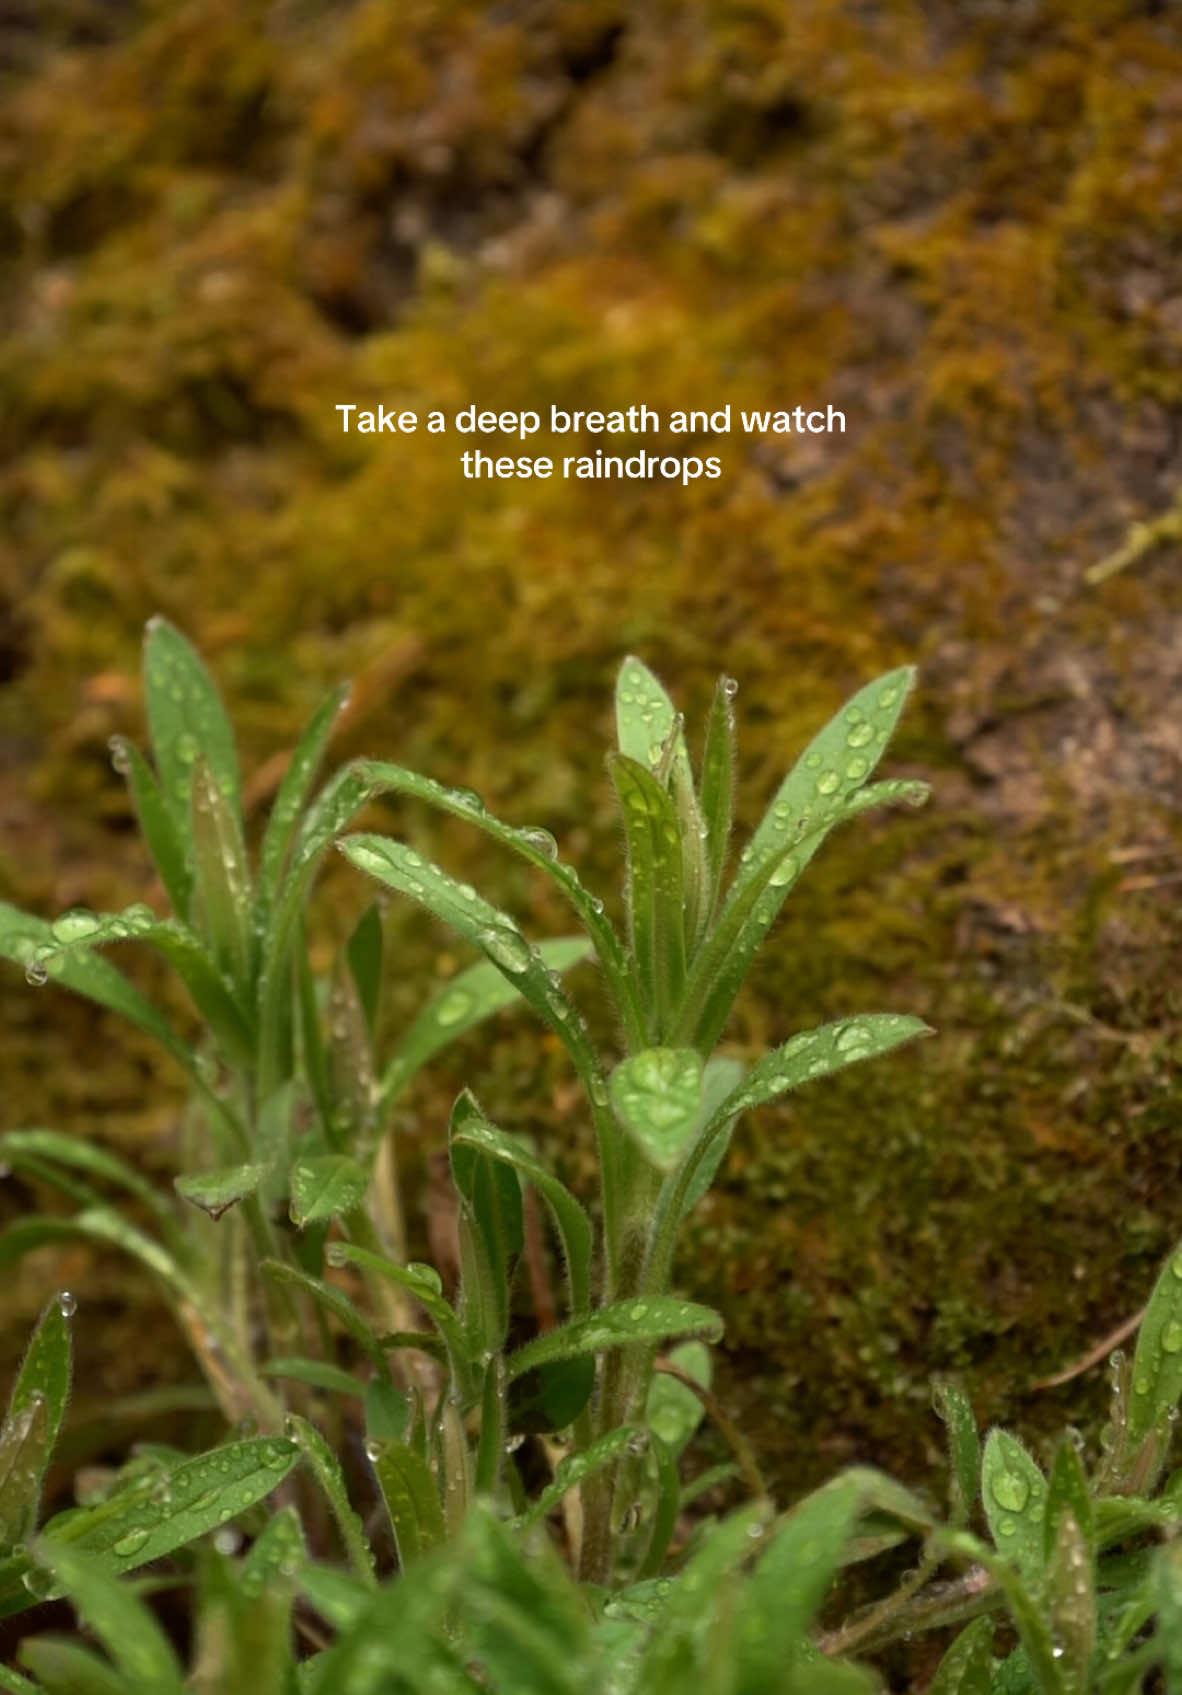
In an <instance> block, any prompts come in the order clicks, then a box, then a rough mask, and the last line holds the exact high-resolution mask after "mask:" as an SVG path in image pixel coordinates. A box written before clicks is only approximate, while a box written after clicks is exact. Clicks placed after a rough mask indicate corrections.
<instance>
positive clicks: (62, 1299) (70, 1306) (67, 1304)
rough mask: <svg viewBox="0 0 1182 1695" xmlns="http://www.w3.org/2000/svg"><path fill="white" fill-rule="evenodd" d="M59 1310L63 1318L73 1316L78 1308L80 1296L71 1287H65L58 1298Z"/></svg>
mask: <svg viewBox="0 0 1182 1695" xmlns="http://www.w3.org/2000/svg"><path fill="white" fill-rule="evenodd" d="M57 1310H58V1311H59V1312H60V1313H61V1315H62V1317H63V1318H73V1316H74V1314H75V1312H77V1310H78V1298H77V1296H76V1295H74V1294H72V1293H71V1292H70V1290H69V1289H63V1290H62V1291H61V1293H60V1294H59V1296H58V1298H57Z"/></svg>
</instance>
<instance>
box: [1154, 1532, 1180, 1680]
mask: <svg viewBox="0 0 1182 1695" xmlns="http://www.w3.org/2000/svg"><path fill="white" fill-rule="evenodd" d="M1153 1576H1154V1595H1155V1599H1156V1601H1157V1635H1156V1636H1155V1638H1154V1642H1155V1644H1156V1646H1157V1648H1158V1650H1159V1652H1160V1654H1161V1669H1162V1676H1163V1680H1164V1683H1165V1695H1182V1542H1171V1543H1168V1544H1167V1545H1166V1546H1165V1547H1164V1548H1161V1549H1159V1550H1158V1555H1157V1558H1156V1560H1155V1561H1154V1564H1153Z"/></svg>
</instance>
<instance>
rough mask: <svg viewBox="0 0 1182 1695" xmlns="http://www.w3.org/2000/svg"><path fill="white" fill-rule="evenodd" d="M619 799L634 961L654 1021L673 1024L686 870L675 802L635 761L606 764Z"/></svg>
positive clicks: (680, 977)
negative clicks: (626, 860)
mask: <svg viewBox="0 0 1182 1695" xmlns="http://www.w3.org/2000/svg"><path fill="white" fill-rule="evenodd" d="M608 770H609V772H610V774H611V779H612V782H613V784H614V785H615V790H616V793H617V795H618V796H619V800H620V808H621V812H622V814H623V820H624V840H625V843H626V846H627V854H628V884H627V906H628V919H629V940H630V942H631V946H632V957H633V959H634V960H635V962H636V970H637V973H638V975H639V979H640V983H641V985H642V988H643V997H644V1000H645V1002H646V1004H647V1005H648V1007H649V1008H650V1010H651V1012H652V1014H653V1017H652V1019H651V1020H650V1024H651V1028H652V1029H653V1030H654V1031H655V1032H658V1033H664V1032H665V1031H666V1030H667V1029H669V1028H670V1026H671V1021H672V1018H673V1015H674V1013H675V1011H676V1009H677V1007H678V1005H679V1003H680V1000H681V995H682V992H683V989H684V986H685V973H686V958H685V930H684V904H685V866H684V858H683V853H682V842H681V827H680V823H679V819H678V814H677V809H676V807H675V806H674V803H673V799H672V797H671V796H670V795H669V793H668V792H667V790H665V789H664V788H662V786H661V784H660V783H659V782H658V781H657V779H656V778H655V777H654V776H653V775H652V773H651V772H650V771H647V770H646V769H645V768H644V767H643V766H642V765H639V764H637V762H636V761H635V760H632V759H627V758H625V757H624V756H623V755H622V754H619V755H616V756H615V757H613V758H611V759H610V760H609V761H608Z"/></svg>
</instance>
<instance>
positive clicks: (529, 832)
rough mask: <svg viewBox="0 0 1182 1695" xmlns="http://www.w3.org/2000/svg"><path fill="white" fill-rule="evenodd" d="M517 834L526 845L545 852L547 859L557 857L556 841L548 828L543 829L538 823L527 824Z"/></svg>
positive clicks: (542, 852)
mask: <svg viewBox="0 0 1182 1695" xmlns="http://www.w3.org/2000/svg"><path fill="white" fill-rule="evenodd" d="M518 835H519V836H520V838H521V840H522V841H523V842H525V843H526V845H527V846H528V847H531V848H535V849H536V850H537V851H538V853H541V854H545V856H546V858H547V859H557V858H558V843H557V842H556V841H555V840H554V837H553V836H552V835H551V834H550V832H549V830H543V829H542V827H541V825H540V824H530V825H527V826H526V828H525V829H524V830H520V831H518Z"/></svg>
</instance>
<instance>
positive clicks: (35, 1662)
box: [0, 1579, 127, 1695]
mask: <svg viewBox="0 0 1182 1695" xmlns="http://www.w3.org/2000/svg"><path fill="white" fill-rule="evenodd" d="M39 1581H43V1582H44V1581H48V1580H47V1579H40V1580H39ZM20 1657H21V1660H22V1662H23V1663H24V1664H25V1665H27V1666H28V1668H29V1670H30V1671H34V1672H36V1674H37V1677H38V1680H39V1681H38V1683H37V1684H32V1683H29V1682H28V1681H27V1680H26V1679H25V1678H21V1679H20V1680H19V1682H6V1681H5V1677H6V1676H7V1677H11V1676H12V1673H11V1672H8V1673H7V1674H6V1673H4V1672H3V1671H0V1689H20V1690H29V1691H31V1692H32V1695H127V1683H126V1681H125V1679H124V1677H123V1676H122V1674H121V1673H120V1672H117V1671H116V1670H115V1668H114V1666H113V1665H112V1664H111V1662H110V1661H109V1660H104V1659H102V1658H100V1656H99V1655H98V1654H96V1653H94V1652H93V1651H92V1650H91V1649H89V1648H80V1647H79V1646H78V1644H77V1643H76V1642H67V1641H64V1640H63V1639H62V1638H61V1637H59V1636H34V1637H32V1638H30V1639H28V1640H26V1641H24V1642H22V1643H21V1645H20Z"/></svg>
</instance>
